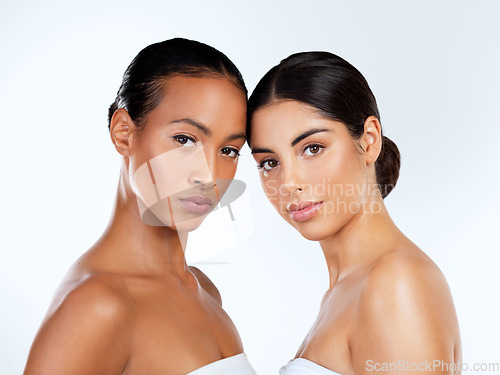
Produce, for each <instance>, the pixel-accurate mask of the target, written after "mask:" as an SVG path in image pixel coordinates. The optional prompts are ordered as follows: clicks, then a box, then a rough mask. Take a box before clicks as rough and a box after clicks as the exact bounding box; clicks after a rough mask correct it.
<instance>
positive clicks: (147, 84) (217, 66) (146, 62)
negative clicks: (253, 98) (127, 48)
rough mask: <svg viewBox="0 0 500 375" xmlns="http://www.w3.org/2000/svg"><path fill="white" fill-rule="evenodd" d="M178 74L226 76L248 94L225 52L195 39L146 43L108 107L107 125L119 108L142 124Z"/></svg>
mask: <svg viewBox="0 0 500 375" xmlns="http://www.w3.org/2000/svg"><path fill="white" fill-rule="evenodd" d="M179 75H180V76H189V77H215V78H226V79H229V80H230V81H232V82H233V83H234V84H235V85H236V86H237V87H238V88H240V89H241V90H242V91H243V92H244V93H245V95H246V94H247V89H246V86H245V82H244V81H243V77H242V76H241V73H240V71H239V70H238V68H236V66H235V65H234V64H233V63H232V61H231V60H229V58H228V57H227V56H226V55H224V54H223V53H222V52H220V51H218V50H217V49H215V48H213V47H210V46H208V45H206V44H204V43H200V42H197V41H194V40H188V39H183V38H174V39H169V40H165V41H163V42H159V43H154V44H151V45H149V46H147V47H146V48H144V49H143V50H142V51H140V52H139V53H138V54H137V56H136V57H135V58H134V59H133V60H132V62H131V63H130V65H129V66H128V68H127V70H126V71H125V73H124V75H123V81H122V84H121V86H120V89H119V90H118V93H117V95H116V99H115V101H114V102H113V103H112V104H111V106H110V107H109V110H108V128H109V126H110V124H111V118H112V117H113V114H114V113H115V111H116V110H117V109H118V108H125V109H126V110H127V112H128V113H129V115H130V117H131V118H132V120H133V121H134V123H135V125H137V126H141V125H143V123H144V120H145V119H146V117H147V115H148V114H149V113H151V112H152V111H153V110H154V109H155V108H156V107H157V106H158V105H159V104H160V102H161V100H162V99H163V97H164V93H165V90H164V86H165V84H168V79H169V78H172V77H174V76H179Z"/></svg>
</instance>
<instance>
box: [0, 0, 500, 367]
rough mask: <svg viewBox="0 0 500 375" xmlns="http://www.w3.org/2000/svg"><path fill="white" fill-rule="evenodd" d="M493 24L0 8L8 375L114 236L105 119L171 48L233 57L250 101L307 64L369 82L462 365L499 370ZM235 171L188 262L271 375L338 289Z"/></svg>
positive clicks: (422, 9)
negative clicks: (66, 286)
mask: <svg viewBox="0 0 500 375" xmlns="http://www.w3.org/2000/svg"><path fill="white" fill-rule="evenodd" d="M499 14H500V2H498V1H474V2H473V1H468V2H465V1H440V2H437V1H418V2H417V1H415V2H400V1H362V2H361V1H357V2H354V1H353V2H347V1H346V2H340V1H307V2H304V1H274V2H268V1H266V2H264V1H253V2H251V3H250V2H245V3H244V2H239V1H189V2H185V3H183V4H181V2H180V1H177V2H169V1H156V2H155V1H141V2H136V1H123V0H122V1H113V2H106V1H85V2H67V1H44V2H35V1H31V2H30V1H19V2H15V3H14V2H13V1H11V2H9V3H6V2H5V1H3V2H2V3H1V4H0V56H1V59H0V121H1V129H2V131H1V133H0V136H1V138H0V139H1V146H0V153H1V158H0V160H1V165H2V171H1V172H2V173H1V184H0V189H1V190H0V191H1V210H0V215H1V216H0V220H1V222H0V224H1V226H0V228H1V229H0V231H1V235H0V251H1V256H0V301H1V303H2V306H1V309H0V372H1V373H2V374H19V373H21V371H22V369H23V366H24V362H25V360H26V356H27V353H28V350H29V346H30V344H31V341H32V339H33V337H34V335H35V333H36V330H37V329H38V326H39V324H40V322H41V320H42V317H43V315H44V314H45V311H46V309H47V307H48V304H49V301H50V298H51V296H52V293H53V291H54V289H55V288H56V286H57V285H58V283H59V281H60V280H61V278H62V276H63V275H64V273H65V272H66V270H67V268H68V267H69V266H70V264H71V263H72V262H73V261H74V260H75V259H76V258H77V257H78V256H79V255H80V254H81V253H82V252H84V251H85V250H86V249H87V248H88V247H89V246H91V245H92V244H93V242H94V241H95V240H96V239H97V238H98V236H99V235H100V234H101V233H102V231H103V229H104V228H105V226H106V224H107V221H108V218H109V214H110V210H111V207H112V203H113V198H114V193H115V189H116V184H117V182H118V173H119V167H120V164H119V163H120V159H119V157H118V154H117V153H116V151H115V150H114V148H113V146H112V144H111V142H110V140H109V135H108V130H107V122H106V120H107V118H106V116H107V108H108V106H109V104H110V103H111V102H112V101H113V100H114V97H115V94H116V91H117V89H118V87H119V85H120V82H121V76H122V74H123V72H124V70H125V68H126V66H127V65H128V64H129V62H130V61H131V60H132V58H133V57H134V56H135V55H136V54H137V52H138V51H139V50H140V49H142V48H143V47H145V46H146V45H148V44H151V43H153V42H157V41H161V40H164V39H168V38H171V37H175V36H182V37H187V38H192V39H196V40H200V41H203V42H205V43H208V44H210V45H213V46H214V47H216V48H218V49H220V50H221V51H223V52H224V53H226V54H227V55H228V56H229V57H230V58H231V59H232V60H233V61H234V62H235V63H236V65H237V66H238V67H239V68H240V70H241V71H242V73H243V75H244V77H245V80H246V82H247V84H248V88H249V90H250V91H251V90H252V89H253V87H254V86H255V84H256V83H257V81H258V79H259V78H260V77H261V76H262V75H263V74H264V73H265V72H266V71H267V70H268V69H269V68H270V67H271V66H273V65H275V64H276V63H278V62H279V61H280V60H281V59H282V58H284V57H286V56H288V55H289V54H291V53H293V52H298V51H305V50H327V51H331V52H334V53H336V54H338V55H340V56H342V57H344V58H345V59H347V60H348V61H349V62H351V63H352V64H353V65H355V66H356V67H357V68H358V69H359V70H360V71H361V72H362V73H363V74H364V75H365V77H366V78H367V80H368V82H369V83H370V85H371V87H372V90H373V91H374V93H375V96H376V97H377V100H378V102H379V107H380V111H381V116H382V125H383V127H384V131H385V134H386V135H387V136H389V137H390V138H392V139H393V140H394V141H395V142H396V144H397V145H398V146H399V148H400V151H401V154H402V169H401V177H400V180H399V182H398V186H397V187H396V189H395V190H394V191H393V192H392V193H391V194H390V196H389V197H388V198H387V199H386V203H387V206H388V208H389V211H390V213H391V214H392V217H393V219H394V220H395V222H396V223H397V224H398V225H399V226H400V228H401V229H402V230H403V232H404V233H406V234H407V235H408V236H409V237H410V239H412V240H413V241H414V242H415V243H416V244H417V245H419V246H420V247H421V248H422V249H423V250H424V251H425V252H426V253H427V254H428V255H429V256H430V257H431V258H432V259H434V261H435V262H436V263H437V264H438V266H440V267H441V269H442V270H443V272H444V274H445V276H446V277H447V279H448V282H449V284H450V287H451V289H452V293H453V296H454V300H455V305H456V308H457V313H458V318H459V321H460V326H461V333H462V344H463V360H464V362H468V363H470V364H472V363H474V362H500V354H499V353H500V350H499V346H500V345H499V336H500V327H499V323H498V316H500V301H499V297H498V287H499V285H500V272H499V269H498V267H499V263H500V262H499V261H500V255H499V250H500V246H499V244H498V231H499V224H500V217H499V209H500V198H499V195H498V191H499V183H500V177H499V172H500V168H499V166H498V165H499V163H498V149H499V147H498V143H497V142H499V140H500V120H499V114H498V108H499V104H500V88H499V87H500V73H499V60H500V48H499V45H500V43H499V37H500V25H499V22H498V15H499ZM242 154H243V155H242V156H241V158H240V164H239V170H238V173H237V178H239V179H241V180H243V181H245V182H246V183H247V191H246V193H245V194H244V196H243V197H242V198H241V199H240V200H238V202H237V203H235V205H234V207H233V211H234V213H235V217H236V223H235V224H234V225H233V223H231V221H230V220H228V217H229V216H228V215H229V214H228V212H227V211H225V210H219V211H217V212H216V213H214V214H213V215H214V216H213V217H212V218H210V219H209V220H207V222H206V223H205V224H203V226H202V227H201V228H200V229H199V231H198V232H197V233H195V235H194V236H193V239H192V241H190V242H191V243H190V244H189V245H191V248H189V245H188V256H189V257H190V258H189V259H190V260H191V261H193V262H196V261H197V262H198V264H199V267H200V268H201V269H202V270H203V271H204V272H206V273H207V274H208V275H209V276H210V277H211V278H212V280H213V281H214V282H215V284H216V285H217V286H218V288H219V290H220V291H221V294H222V297H223V306H224V308H225V309H226V310H227V312H228V313H229V315H230V316H231V317H232V319H233V320H234V322H235V324H236V326H237V328H238V329H239V332H240V335H241V337H242V340H243V343H244V347H245V351H246V352H247V353H248V356H249V358H250V361H251V362H252V364H253V365H254V367H255V369H256V370H257V372H258V373H259V374H264V375H265V374H277V371H278V369H279V367H280V366H281V365H283V364H285V363H286V362H287V361H288V360H289V359H291V358H292V357H293V356H294V355H295V352H296V350H297V349H298V347H299V345H300V343H301V341H302V339H303V338H304V336H305V334H306V332H307V331H308V329H309V327H310V325H311V324H312V322H313V320H314V318H315V316H316V313H317V311H318V308H319V303H320V299H321V297H322V294H323V293H324V291H325V290H326V289H327V282H328V274H327V270H326V266H325V263H324V259H323V256H322V253H321V250H320V248H319V245H318V244H316V243H313V242H309V241H307V240H305V239H303V238H302V237H300V235H298V234H297V233H296V232H295V231H294V230H293V229H292V228H291V227H289V226H288V224H286V223H285V222H284V221H283V220H282V219H281V218H280V217H279V216H278V214H277V213H276V212H275V211H274V209H273V208H272V207H271V205H270V204H269V203H268V202H267V200H266V198H265V196H264V194H263V193H262V191H261V188H260V182H259V180H258V175H257V169H256V168H255V162H254V161H253V159H252V157H251V155H250V154H249V150H248V148H247V147H246V146H245V149H244V151H243V153H242ZM207 228H212V229H213V228H217V230H215V229H213V230H208V229H207ZM224 233H226V236H225V237H224ZM221 234H222V235H221ZM221 238H225V239H226V240H225V241H221ZM207 243H208V244H210V246H209V248H207V246H206V245H202V244H207ZM200 262H201V263H200ZM210 262H212V263H210ZM216 262H220V263H223V264H218V263H216Z"/></svg>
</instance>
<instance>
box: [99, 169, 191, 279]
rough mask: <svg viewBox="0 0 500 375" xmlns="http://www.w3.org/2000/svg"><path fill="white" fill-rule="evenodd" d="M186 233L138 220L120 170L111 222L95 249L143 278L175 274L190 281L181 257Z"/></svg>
mask: <svg viewBox="0 0 500 375" xmlns="http://www.w3.org/2000/svg"><path fill="white" fill-rule="evenodd" d="M186 242H187V233H184V232H181V233H178V232H177V231H176V230H174V229H171V228H169V227H167V226H151V225H148V224H145V223H144V222H143V221H142V220H141V216H140V213H139V208H138V204H137V198H136V195H135V194H134V193H133V192H132V189H131V187H130V184H129V180H128V176H127V169H126V168H125V165H123V166H122V170H121V172H120V180H119V183H118V189H117V193H116V199H115V204H114V207H113V211H112V214H111V218H110V221H109V223H108V226H107V228H106V230H105V231H104V233H103V235H102V236H101V238H100V239H99V241H98V243H97V244H96V245H101V244H106V246H99V248H106V249H109V250H108V251H111V252H113V254H112V255H113V258H114V259H115V260H117V262H118V263H119V264H118V266H119V267H122V268H125V269H129V268H131V269H133V270H134V272H137V273H144V274H148V275H150V274H158V275H160V274H165V273H174V274H176V275H177V277H179V278H181V279H182V278H184V277H186V276H187V277H189V275H188V266H187V264H186V259H185V256H184V249H185V246H186Z"/></svg>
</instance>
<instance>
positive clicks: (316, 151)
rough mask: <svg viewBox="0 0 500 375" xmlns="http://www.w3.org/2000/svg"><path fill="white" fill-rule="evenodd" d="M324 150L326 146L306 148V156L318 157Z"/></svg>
mask: <svg viewBox="0 0 500 375" xmlns="http://www.w3.org/2000/svg"><path fill="white" fill-rule="evenodd" d="M324 148H325V147H324V146H321V145H318V144H312V145H309V146H306V147H305V148H304V154H305V155H308V156H314V155H318V154H319V153H321V151H323V149H324Z"/></svg>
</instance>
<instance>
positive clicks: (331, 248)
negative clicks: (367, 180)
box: [320, 198, 402, 290]
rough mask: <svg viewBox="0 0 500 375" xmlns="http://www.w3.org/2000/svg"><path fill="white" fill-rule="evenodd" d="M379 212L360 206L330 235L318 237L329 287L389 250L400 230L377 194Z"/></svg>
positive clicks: (366, 265) (399, 234) (400, 234)
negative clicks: (328, 278) (320, 239)
mask: <svg viewBox="0 0 500 375" xmlns="http://www.w3.org/2000/svg"><path fill="white" fill-rule="evenodd" d="M379 203H380V207H381V209H380V210H379V211H378V212H370V211H363V210H361V211H360V212H358V213H357V214H355V215H354V216H353V217H352V218H351V220H350V221H349V222H348V223H347V224H346V225H344V227H342V229H340V230H339V231H338V232H336V233H335V234H333V235H332V236H330V237H328V238H326V239H324V240H322V241H320V245H321V248H322V250H323V254H324V255H325V259H326V263H327V267H328V273H329V275H330V290H331V289H332V288H333V287H334V286H335V284H336V283H337V282H338V281H339V280H342V279H344V278H345V277H347V276H349V275H352V274H353V272H355V271H359V270H362V269H363V268H366V267H368V266H369V265H370V264H372V263H373V261H375V259H377V258H378V257H380V256H381V255H382V254H384V253H386V252H388V251H391V249H392V247H391V246H387V245H388V244H389V243H390V242H392V241H395V240H396V239H397V238H401V237H400V236H402V233H401V232H400V231H399V229H398V228H397V227H396V225H395V224H394V222H393V221H392V219H391V217H390V216H389V213H388V212H387V210H386V208H385V205H384V203H383V201H382V198H380V202H379Z"/></svg>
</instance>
